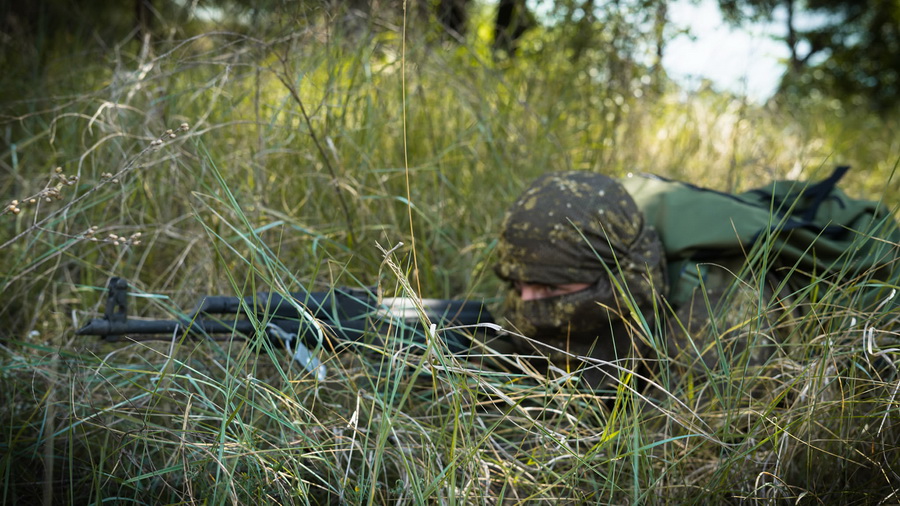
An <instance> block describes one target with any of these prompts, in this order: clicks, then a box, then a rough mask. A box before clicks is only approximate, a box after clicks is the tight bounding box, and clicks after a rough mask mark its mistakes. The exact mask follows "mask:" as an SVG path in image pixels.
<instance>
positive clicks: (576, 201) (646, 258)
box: [494, 171, 666, 305]
mask: <svg viewBox="0 0 900 506" xmlns="http://www.w3.org/2000/svg"><path fill="white" fill-rule="evenodd" d="M498 254H499V262H498V263H497V265H496V266H495V268H494V270H495V271H496V272H497V275H498V276H500V277H501V278H503V279H505V280H508V281H524V282H528V283H539V284H546V285H560V284H568V283H594V282H597V281H598V280H601V279H608V274H607V268H608V269H609V271H611V272H612V273H613V275H614V276H615V277H616V278H618V279H619V280H620V281H623V282H624V284H625V286H627V288H628V290H629V292H630V293H631V295H632V296H633V297H634V298H635V300H636V302H637V303H638V305H643V303H645V302H648V301H649V300H650V299H651V297H652V293H653V289H652V287H651V278H652V283H654V284H655V285H656V290H657V291H658V292H660V293H665V286H664V283H665V281H666V277H665V276H664V272H663V271H664V269H665V257H664V253H663V248H662V245H661V243H660V241H659V238H658V236H657V234H656V232H655V231H654V230H653V229H652V228H651V227H648V226H645V224H644V218H643V215H642V214H641V211H640V210H639V209H638V207H637V205H636V204H635V202H634V200H633V199H632V198H631V196H630V195H629V194H628V192H626V191H625V188H623V187H622V185H621V184H619V183H618V182H616V181H615V180H613V179H612V178H609V177H607V176H604V175H602V174H597V173H593V172H587V171H569V172H554V173H550V174H545V175H544V176H542V177H540V178H538V179H537V180H536V181H535V182H534V183H532V185H531V186H530V187H529V188H528V189H527V190H526V191H525V193H524V194H523V195H522V196H521V197H519V199H518V200H517V201H516V202H515V203H514V204H513V206H512V208H511V209H510V210H509V212H508V213H507V215H506V219H505V220H504V224H503V232H502V234H501V236H500V242H499V245H498ZM604 264H605V266H604Z"/></svg>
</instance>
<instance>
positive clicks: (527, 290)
mask: <svg viewBox="0 0 900 506" xmlns="http://www.w3.org/2000/svg"><path fill="white" fill-rule="evenodd" d="M513 286H514V287H515V289H516V292H518V293H519V297H520V298H521V299H522V300H523V301H527V300H539V299H546V298H548V297H556V296H557V295H567V294H570V293H575V292H580V291H582V290H584V289H586V288H588V287H589V286H591V284H590V283H565V284H561V285H545V284H541V283H526V282H524V281H516V282H515V283H514V284H513Z"/></svg>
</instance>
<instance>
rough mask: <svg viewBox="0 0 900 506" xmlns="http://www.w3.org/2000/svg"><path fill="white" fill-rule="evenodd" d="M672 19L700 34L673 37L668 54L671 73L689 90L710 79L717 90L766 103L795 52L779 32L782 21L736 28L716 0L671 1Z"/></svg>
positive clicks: (666, 64)
mask: <svg viewBox="0 0 900 506" xmlns="http://www.w3.org/2000/svg"><path fill="white" fill-rule="evenodd" d="M668 14H669V22H670V23H672V24H673V25H674V26H675V27H676V28H688V29H689V30H690V32H691V33H692V34H693V36H694V40H691V38H689V37H688V36H685V35H679V36H678V37H676V38H675V39H673V40H672V41H670V42H669V44H668V46H667V47H666V53H664V55H663V67H664V68H665V69H666V72H667V73H668V74H669V75H670V77H672V78H673V79H675V80H676V81H677V82H679V83H680V84H681V85H682V86H684V87H686V88H688V89H695V88H697V87H698V86H699V85H700V83H701V81H702V79H704V78H705V79H709V80H710V81H712V82H713V85H714V86H715V87H716V89H719V90H723V91H731V92H734V93H739V94H741V95H746V96H747V97H748V98H750V99H751V100H753V101H755V102H764V101H765V100H766V99H768V98H769V97H771V96H772V94H773V93H774V92H775V89H776V88H777V87H778V82H779V79H780V78H781V74H782V73H783V71H784V64H783V63H781V62H783V61H784V60H786V59H787V58H788V56H789V53H788V48H787V46H786V45H785V44H784V42H782V41H779V40H777V39H775V38H773V36H775V35H781V34H782V33H783V32H784V29H783V28H782V27H781V26H782V25H776V24H756V25H754V26H752V27H744V28H732V27H731V26H729V25H728V24H727V23H725V22H724V21H723V20H722V16H721V15H720V14H719V8H718V6H717V2H716V1H715V0H701V1H700V2H699V4H697V5H693V4H692V3H691V2H688V1H687V0H677V1H675V2H673V3H672V4H670V6H669V12H668Z"/></svg>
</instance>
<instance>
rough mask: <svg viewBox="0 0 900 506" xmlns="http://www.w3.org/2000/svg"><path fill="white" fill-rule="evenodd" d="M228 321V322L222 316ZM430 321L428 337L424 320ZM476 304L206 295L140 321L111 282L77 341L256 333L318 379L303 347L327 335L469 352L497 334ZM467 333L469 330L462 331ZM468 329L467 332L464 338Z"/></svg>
mask: <svg viewBox="0 0 900 506" xmlns="http://www.w3.org/2000/svg"><path fill="white" fill-rule="evenodd" d="M227 315H231V316H227ZM426 319H427V321H430V322H432V325H431V328H430V329H428V331H427V333H426V331H425V329H423V328H422V327H423V325H422V321H423V320H426ZM493 321H494V320H493V317H492V316H491V314H490V312H488V310H487V308H485V307H484V305H483V304H482V303H480V302H475V301H465V300H444V299H412V298H408V297H389V298H382V299H381V300H380V301H379V300H378V298H377V297H376V296H375V295H374V294H373V291H372V290H369V289H364V288H335V289H333V290H330V291H327V292H307V291H299V292H292V293H290V294H289V297H286V296H283V295H281V294H279V293H274V292H272V293H270V292H260V293H257V294H256V295H252V296H247V297H228V296H218V295H217V296H206V297H203V299H201V301H200V303H199V304H198V305H197V307H196V308H195V309H194V310H193V311H192V312H190V313H188V314H187V315H185V316H183V317H179V318H177V319H174V320H145V319H136V318H131V317H129V315H128V281H126V280H125V279H123V278H119V277H113V278H111V279H110V280H109V284H108V285H107V298H106V309H105V311H104V314H103V318H94V319H92V320H90V321H89V322H88V323H87V324H85V325H84V326H83V327H81V328H80V329H78V330H77V331H76V332H75V334H76V335H79V336H88V335H89V336H102V337H103V338H104V339H105V340H106V341H109V342H116V341H120V340H123V339H128V340H133V341H146V340H159V339H162V337H161V336H167V337H166V339H173V338H175V337H178V336H191V337H199V338H207V339H213V340H221V339H220V338H217V337H215V336H216V335H221V334H228V336H226V337H225V339H232V338H234V337H244V338H249V337H252V336H254V335H258V334H260V333H262V334H265V335H266V337H268V338H269V339H270V340H272V341H273V342H278V343H280V344H282V345H283V346H284V347H285V348H287V350H288V351H289V352H290V353H291V354H292V356H293V359H294V360H295V361H296V362H298V363H300V365H302V366H303V367H305V368H306V369H307V370H309V371H310V372H313V373H314V374H317V375H318V377H319V378H320V379H324V376H325V368H324V366H323V365H322V364H321V363H319V361H318V359H316V358H315V357H314V355H313V354H312V352H310V350H309V348H307V345H315V346H320V345H322V344H323V342H324V339H325V336H326V334H327V335H331V336H334V337H336V338H337V339H338V340H342V341H354V342H355V341H360V340H362V339H364V338H369V339H380V337H379V336H382V335H386V334H387V332H388V331H389V330H391V329H393V330H394V334H395V335H398V336H402V337H403V338H405V339H408V340H409V341H410V342H411V343H413V344H420V345H421V344H425V343H426V342H427V336H428V335H431V336H435V337H437V336H440V337H441V338H443V341H444V342H445V343H446V345H447V347H448V348H449V350H450V351H451V352H453V353H460V352H464V351H466V350H467V349H468V348H469V343H470V341H471V339H472V336H473V335H474V334H476V333H478V334H487V333H491V332H493V331H495V330H497V329H499V327H497V326H496V325H494V324H493ZM466 327H469V328H468V329H467V328H466ZM467 330H469V332H467Z"/></svg>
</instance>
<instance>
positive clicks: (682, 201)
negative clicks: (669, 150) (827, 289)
mask: <svg viewBox="0 0 900 506" xmlns="http://www.w3.org/2000/svg"><path fill="white" fill-rule="evenodd" d="M848 170H849V167H838V168H837V169H836V170H835V171H834V172H833V173H832V175H831V176H830V177H828V178H826V179H825V180H823V181H820V182H817V183H811V182H800V181H776V182H773V183H771V184H769V185H767V186H764V187H761V188H757V189H754V190H750V191H747V192H744V193H740V194H730V193H723V192H718V191H714V190H709V189H705V188H700V187H697V186H693V185H690V184H687V183H682V182H677V181H671V180H667V179H664V178H661V177H658V176H652V175H641V176H629V177H627V178H625V179H623V180H621V182H622V184H623V185H624V186H625V188H626V190H628V192H629V193H630V194H631V195H632V197H633V198H634V200H635V202H636V203H637V205H638V207H639V208H641V210H642V211H643V214H644V217H645V220H646V222H647V223H648V224H649V225H651V226H653V227H654V228H655V229H656V231H657V233H658V234H659V236H660V239H661V240H662V243H663V245H664V247H665V251H666V258H667V261H668V272H669V287H670V290H669V301H670V303H672V304H673V305H675V306H676V307H677V306H678V305H680V304H681V303H684V302H685V301H686V300H688V299H689V298H690V295H691V293H692V291H693V290H694V289H695V288H696V287H698V286H700V284H701V280H702V279H703V274H704V263H708V262H715V260H716V259H721V258H736V257H746V256H748V255H750V256H751V257H753V255H751V251H752V250H753V248H754V247H756V248H765V247H768V255H757V256H756V257H764V258H765V259H766V260H767V268H772V267H779V268H786V269H787V270H788V271H790V272H792V273H793V274H797V273H800V274H801V275H802V276H803V277H804V278H805V279H829V280H832V281H835V282H840V281H841V280H849V279H851V278H852V277H855V276H861V275H864V276H865V277H866V281H865V284H864V285H857V286H865V287H866V290H865V293H864V294H861V297H860V298H858V299H856V302H855V303H854V305H856V304H861V305H862V306H863V307H861V308H860V309H862V308H864V307H870V306H871V305H872V304H877V303H881V301H884V300H885V299H887V298H888V297H889V296H890V294H891V293H893V292H892V290H893V289H896V288H898V285H900V229H898V227H897V223H896V221H895V220H894V219H893V215H892V212H891V211H890V210H888V209H887V207H886V206H885V205H884V204H882V203H878V202H872V201H868V200H861V199H854V198H850V197H849V196H847V194H845V193H844V192H843V191H841V190H840V189H839V188H837V183H838V181H840V179H841V178H842V177H843V176H844V174H846V173H847V171H848ZM793 274H792V279H793ZM898 299H900V297H894V298H893V301H892V303H893V304H897V302H898Z"/></svg>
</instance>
